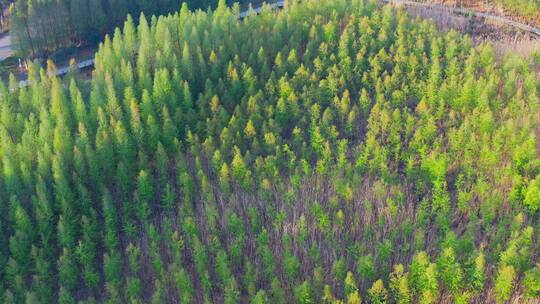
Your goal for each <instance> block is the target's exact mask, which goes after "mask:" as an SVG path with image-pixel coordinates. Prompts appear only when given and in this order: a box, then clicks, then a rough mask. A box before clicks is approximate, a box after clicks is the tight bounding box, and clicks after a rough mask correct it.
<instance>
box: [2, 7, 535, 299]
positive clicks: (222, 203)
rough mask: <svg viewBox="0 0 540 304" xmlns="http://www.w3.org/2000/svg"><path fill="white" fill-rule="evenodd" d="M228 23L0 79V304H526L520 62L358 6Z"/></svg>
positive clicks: (530, 251)
mask: <svg viewBox="0 0 540 304" xmlns="http://www.w3.org/2000/svg"><path fill="white" fill-rule="evenodd" d="M66 2H77V1H75V0H73V1H59V2H58V3H66ZM90 2H92V1H90ZM112 2H113V1H110V3H112ZM139 2H141V3H142V1H137V3H139ZM150 2H151V3H157V2H153V1H150ZM36 3H37V2H36ZM126 3H127V2H126ZM129 3H134V2H129ZM239 12H240V7H239V5H233V6H232V7H229V6H227V3H226V2H225V1H224V0H220V1H219V4H217V5H216V6H215V10H190V9H189V8H188V5H187V4H186V3H184V4H183V5H182V7H181V8H180V10H179V11H178V12H175V13H172V14H169V15H166V16H159V17H156V16H152V17H149V16H150V14H146V13H144V14H141V15H140V16H138V17H137V21H135V20H134V18H132V17H130V16H128V17H127V19H126V20H125V22H124V24H123V26H122V28H116V29H115V30H114V32H113V34H111V35H110V36H106V38H105V39H104V41H103V43H101V44H100V46H99V51H98V52H97V53H96V55H95V60H96V63H95V71H94V72H93V74H92V78H91V80H89V81H88V80H84V79H82V78H81V77H78V75H77V73H78V72H77V71H76V70H73V71H71V72H70V74H69V75H67V76H66V77H65V78H62V79H60V78H57V77H56V76H54V75H55V73H54V71H55V69H56V67H55V66H54V64H53V63H52V62H49V64H48V66H47V67H46V68H41V67H39V66H35V65H31V66H30V71H29V76H28V83H29V85H28V86H26V87H19V86H18V84H17V82H16V80H15V78H14V77H12V78H11V79H10V81H9V83H5V84H4V83H1V82H0V161H1V165H0V198H1V199H0V302H2V303H6V304H9V303H26V304H33V303H61V304H71V303H80V304H91V303H110V304H116V303H130V304H136V303H152V304H159V303H226V304H233V303H253V304H263V303H272V304H280V303H299V304H308V303H328V304H339V303H348V304H360V303H374V304H382V303H399V304H407V303H423V304H427V303H459V304H465V303H498V304H503V303H510V301H513V302H512V303H527V302H529V301H535V300H538V299H539V298H540V264H539V259H538V254H539V249H540V245H539V240H538V237H539V234H538V230H539V229H540V221H539V210H540V159H539V157H538V149H539V147H540V144H539V143H538V139H537V134H538V130H539V127H540V126H539V119H538V117H539V108H538V106H539V89H540V77H539V74H538V73H537V72H535V70H534V69H535V67H538V66H540V60H538V62H536V63H532V62H531V61H529V60H528V59H526V58H519V57H513V56H509V57H506V58H504V59H501V58H497V57H496V56H495V51H494V49H493V46H492V45H491V44H489V43H484V44H481V45H475V44H474V43H473V42H472V40H471V39H470V38H469V37H467V36H463V35H461V34H459V33H457V32H455V31H449V32H447V33H442V32H438V31H437V30H436V28H435V26H434V24H433V23H432V22H429V21H425V20H421V19H418V18H417V19H412V18H411V17H409V16H408V15H407V13H406V12H404V11H403V10H400V9H394V8H391V7H389V6H381V5H380V4H378V3H377V2H373V1H369V0H332V1H328V0H305V1H301V2H298V1H289V2H288V3H287V6H286V7H285V8H284V9H283V10H281V11H271V10H270V9H269V8H267V9H265V10H264V11H263V12H262V13H261V14H260V15H257V16H252V17H248V18H245V19H243V20H238V18H237V17H238V15H239ZM147 16H148V17H147ZM118 19H120V16H118ZM68 26H71V25H68ZM111 26H112V25H111Z"/></svg>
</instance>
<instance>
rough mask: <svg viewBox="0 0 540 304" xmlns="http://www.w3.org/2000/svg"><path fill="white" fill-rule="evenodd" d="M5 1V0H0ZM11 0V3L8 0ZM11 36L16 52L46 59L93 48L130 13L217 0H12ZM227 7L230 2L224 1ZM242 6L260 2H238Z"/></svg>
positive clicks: (202, 5) (205, 6)
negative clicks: (66, 51) (61, 52)
mask: <svg viewBox="0 0 540 304" xmlns="http://www.w3.org/2000/svg"><path fill="white" fill-rule="evenodd" d="M3 1H8V0H3ZM9 1H11V0H9ZM13 2H15V6H14V10H13V13H12V18H11V19H12V20H11V33H12V36H13V38H14V39H13V40H14V42H15V46H16V49H17V51H18V52H19V53H20V54H21V55H22V56H26V57H31V58H34V57H46V56H47V55H49V54H51V53H52V52H54V51H59V50H62V49H66V48H70V47H77V46H81V45H83V46H84V45H95V44H98V43H99V42H101V41H103V37H104V36H105V34H107V33H112V32H113V31H114V28H115V27H117V26H119V25H121V24H122V23H123V22H124V20H125V19H126V17H127V15H128V14H130V15H132V16H135V17H137V18H138V17H139V14H140V13H141V12H144V13H145V14H146V15H147V16H152V15H162V14H163V15H164V14H168V13H171V12H176V11H178V10H179V9H180V5H181V3H182V2H184V3H186V4H188V6H189V8H191V9H208V8H211V7H214V8H215V7H216V6H217V0H185V1H182V0H40V1H31V0H16V1H13ZM227 2H228V4H229V5H232V4H233V1H232V0H227ZM235 2H240V3H242V4H247V3H255V4H258V3H259V2H260V1H256V0H255V1H252V0H239V1H235Z"/></svg>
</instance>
